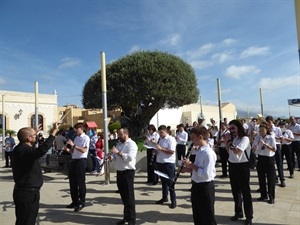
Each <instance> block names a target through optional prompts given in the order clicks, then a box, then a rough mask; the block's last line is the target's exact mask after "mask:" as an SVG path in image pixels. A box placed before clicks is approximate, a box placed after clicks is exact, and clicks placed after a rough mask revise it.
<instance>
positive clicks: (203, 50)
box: [186, 43, 215, 59]
mask: <svg viewBox="0 0 300 225" xmlns="http://www.w3.org/2000/svg"><path fill="white" fill-rule="evenodd" d="M214 47H215V45H214V44H213V43H208V44H205V45H202V46H201V47H200V48H198V49H196V50H192V51H188V52H186V55H187V56H188V57H189V58H192V59H194V58H199V57H201V56H204V55H207V54H208V53H210V52H211V51H212V50H213V48H214Z"/></svg>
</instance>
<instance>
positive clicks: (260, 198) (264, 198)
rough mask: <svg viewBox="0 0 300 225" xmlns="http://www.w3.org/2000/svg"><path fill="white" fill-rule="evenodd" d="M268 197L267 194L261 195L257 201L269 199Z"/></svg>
mask: <svg viewBox="0 0 300 225" xmlns="http://www.w3.org/2000/svg"><path fill="white" fill-rule="evenodd" d="M267 199H268V197H267V196H265V197H259V198H258V199H257V201H264V200H267Z"/></svg>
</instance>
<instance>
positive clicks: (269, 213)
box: [0, 161, 300, 225]
mask: <svg viewBox="0 0 300 225" xmlns="http://www.w3.org/2000/svg"><path fill="white" fill-rule="evenodd" d="M3 166H4V161H0V167H1V168H0V190H1V193H0V210H1V213H0V225H12V224H14V221H15V216H14V204H13V200H12V191H13V186H14V182H13V179H12V171H11V168H2V167H3ZM285 167H286V165H285ZM220 171H221V168H220V166H217V175H220V174H221V172H220ZM285 175H286V176H288V171H287V170H285ZM44 178H45V182H44V185H43V187H42V189H41V201H40V210H39V215H38V219H37V224H38V225H49V224H65V225H77V224H85V225H96V224H97V225H98V224H101V225H110V224H116V222H117V221H119V220H120V219H122V215H123V213H122V211H123V205H122V202H121V199H120V196H119V194H118V193H115V191H116V174H115V173H111V174H110V180H111V182H110V184H109V185H105V184H104V176H102V177H96V176H95V175H90V174H87V176H86V178H87V182H86V183H87V196H86V201H87V202H86V207H85V208H84V209H83V210H82V211H80V212H77V213H75V212H73V210H72V209H66V208H65V206H66V205H68V204H70V203H71V199H70V191H69V183H68V180H67V179H66V176H65V175H63V174H61V173H57V172H51V173H45V174H44ZM299 180H300V172H299V171H295V178H294V179H289V178H286V184H287V186H286V187H285V188H281V187H279V186H277V187H276V199H275V204H273V205H270V204H268V203H266V202H258V201H257V200H256V199H257V198H258V197H259V193H256V191H255V190H257V189H258V179H257V174H256V171H255V170H253V171H252V172H251V190H252V197H253V206H254V218H253V222H254V224H257V225H264V224H269V225H275V224H300V182H299ZM145 181H146V173H144V172H137V173H136V178H135V197H136V211H137V224H143V225H147V224H149V225H150V224H160V225H165V224H167V225H171V224H184V225H192V224H193V218H192V209H191V201H190V191H189V189H190V187H191V183H190V177H189V175H188V174H181V175H180V177H179V178H178V180H177V184H176V186H175V187H176V194H177V208H175V209H170V208H169V206H168V204H165V205H157V204H155V201H156V200H159V199H160V198H161V185H160V184H158V185H155V186H153V185H147V184H145ZM215 187H216V202H215V211H216V220H217V223H218V224H232V225H242V224H244V221H243V220H240V221H236V222H232V221H230V220H229V217H230V216H232V215H233V214H234V207H233V198H232V195H231V190H230V184H229V179H228V178H225V179H224V178H216V180H215Z"/></svg>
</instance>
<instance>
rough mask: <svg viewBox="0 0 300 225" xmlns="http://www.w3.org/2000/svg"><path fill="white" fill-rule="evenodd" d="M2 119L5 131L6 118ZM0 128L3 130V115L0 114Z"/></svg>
mask: <svg viewBox="0 0 300 225" xmlns="http://www.w3.org/2000/svg"><path fill="white" fill-rule="evenodd" d="M4 119H5V129H7V118H6V116H5V115H4ZM0 128H1V129H3V115H2V114H0Z"/></svg>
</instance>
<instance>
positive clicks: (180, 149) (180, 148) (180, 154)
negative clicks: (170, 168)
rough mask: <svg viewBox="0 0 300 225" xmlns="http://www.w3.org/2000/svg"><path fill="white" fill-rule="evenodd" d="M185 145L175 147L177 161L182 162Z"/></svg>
mask: <svg viewBox="0 0 300 225" xmlns="http://www.w3.org/2000/svg"><path fill="white" fill-rule="evenodd" d="M185 150H186V146H185V145H176V153H177V160H183V158H184V157H185Z"/></svg>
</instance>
